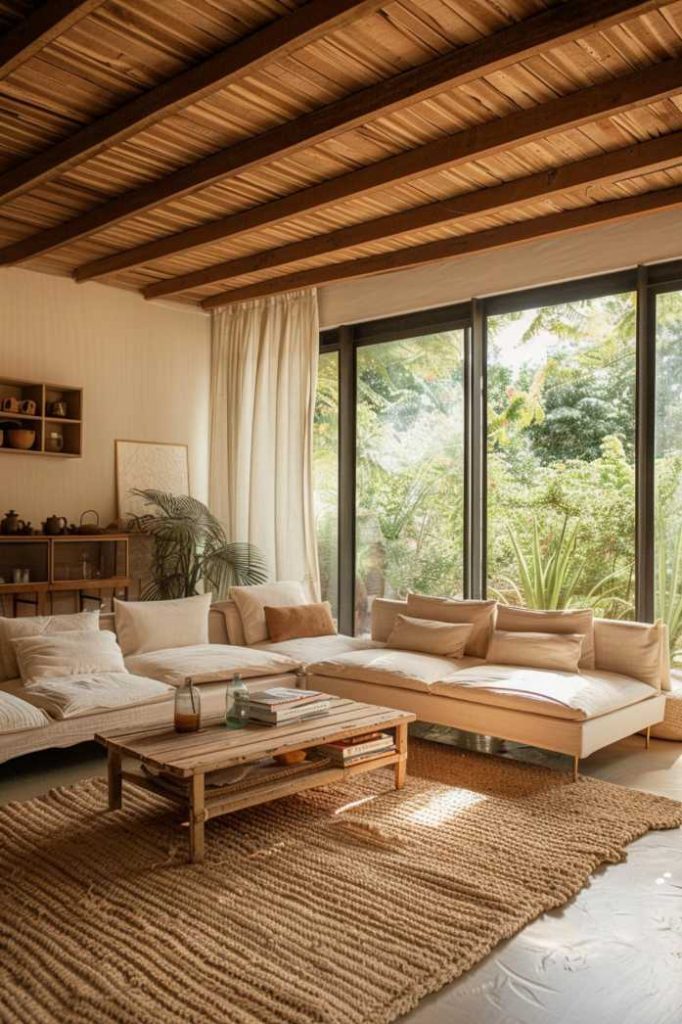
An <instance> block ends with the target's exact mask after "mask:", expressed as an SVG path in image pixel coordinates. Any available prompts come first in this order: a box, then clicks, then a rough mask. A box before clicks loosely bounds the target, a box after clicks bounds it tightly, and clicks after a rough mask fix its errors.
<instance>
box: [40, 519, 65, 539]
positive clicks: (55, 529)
mask: <svg viewBox="0 0 682 1024" xmlns="http://www.w3.org/2000/svg"><path fill="white" fill-rule="evenodd" d="M68 525H69V524H68V521H67V519H66V517H65V516H54V515H53V516H48V517H47V519H46V520H45V522H44V523H43V533H47V534H49V535H50V536H51V537H55V536H56V535H57V534H58V533H66V528H67V526H68Z"/></svg>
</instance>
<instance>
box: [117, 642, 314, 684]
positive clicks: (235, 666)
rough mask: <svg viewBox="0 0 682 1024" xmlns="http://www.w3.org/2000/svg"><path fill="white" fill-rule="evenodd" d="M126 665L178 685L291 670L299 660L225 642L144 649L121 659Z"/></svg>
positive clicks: (266, 674)
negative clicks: (189, 681)
mask: <svg viewBox="0 0 682 1024" xmlns="http://www.w3.org/2000/svg"><path fill="white" fill-rule="evenodd" d="M125 664H126V668H127V669H128V671H129V672H133V673H135V675H140V676H147V677H148V678H150V679H158V680H160V681H161V682H163V683H170V685H171V686H179V685H180V684H181V683H183V682H184V681H185V679H187V677H188V676H191V677H192V679H193V680H194V682H195V683H208V682H213V681H216V680H222V679H231V677H232V676H233V675H234V674H235V673H236V672H238V673H239V675H240V676H242V677H243V678H245V679H251V678H254V677H257V676H273V675H282V674H283V673H286V672H295V671H296V669H297V668H298V666H299V663H298V662H297V661H295V660H294V659H293V658H287V657H285V656H284V655H282V654H276V653H274V652H271V651H258V650H254V649H253V648H251V647H234V646H232V645H228V644H197V645H195V646H193V647H172V648H170V649H169V650H165V651H148V652H147V653H146V654H134V655H132V656H131V657H129V658H126V659H125Z"/></svg>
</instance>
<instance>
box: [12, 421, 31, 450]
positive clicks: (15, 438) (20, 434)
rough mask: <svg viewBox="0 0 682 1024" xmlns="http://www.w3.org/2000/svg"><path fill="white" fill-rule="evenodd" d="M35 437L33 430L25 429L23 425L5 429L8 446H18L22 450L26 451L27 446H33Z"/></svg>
mask: <svg viewBox="0 0 682 1024" xmlns="http://www.w3.org/2000/svg"><path fill="white" fill-rule="evenodd" d="M35 439H36V432H35V430H25V429H24V428H23V427H14V428H12V429H11V430H8V431H7V440H8V441H9V446H10V448H19V449H20V450H21V451H23V452H27V451H28V450H29V448H32V447H33V444H34V442H35Z"/></svg>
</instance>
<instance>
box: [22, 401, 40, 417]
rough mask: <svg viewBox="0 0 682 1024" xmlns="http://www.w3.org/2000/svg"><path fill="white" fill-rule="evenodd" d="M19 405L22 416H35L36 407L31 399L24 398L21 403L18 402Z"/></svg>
mask: <svg viewBox="0 0 682 1024" xmlns="http://www.w3.org/2000/svg"><path fill="white" fill-rule="evenodd" d="M19 404H20V406H21V411H22V412H23V414H24V416H35V414H36V409H37V408H38V406H37V405H36V403H35V402H34V401H33V399H32V398H25V399H24V400H23V402H20V403H19Z"/></svg>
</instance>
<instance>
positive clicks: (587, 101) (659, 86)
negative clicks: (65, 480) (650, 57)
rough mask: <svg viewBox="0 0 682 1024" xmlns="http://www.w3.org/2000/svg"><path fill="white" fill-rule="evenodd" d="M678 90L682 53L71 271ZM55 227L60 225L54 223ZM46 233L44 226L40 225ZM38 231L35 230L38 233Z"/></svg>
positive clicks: (372, 185) (225, 229) (229, 232)
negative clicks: (648, 66)
mask: <svg viewBox="0 0 682 1024" xmlns="http://www.w3.org/2000/svg"><path fill="white" fill-rule="evenodd" d="M680 91H682V60H679V59H678V60H669V61H665V62H664V63H662V64H655V65H653V66H652V67H650V68H646V69H645V70H642V71H638V72H636V73H635V74H631V75H627V76H625V77H623V78H618V79H614V80H612V81H610V82H605V83H603V84H602V85H597V86H592V87H591V88H589V89H584V90H581V91H579V92H575V93H570V94H569V95H568V96H561V97H559V98H558V99H555V100H550V101H549V102H547V103H543V104H540V105H539V106H536V107H531V108H529V109H526V110H520V111H517V112H515V113H514V114H510V115H508V116H507V117H504V118H499V119H497V120H495V121H487V122H485V123H484V124H480V125H476V126H475V127H473V128H469V129H466V130H465V131H462V132H457V133H456V134H455V135H450V136H447V137H445V138H442V139H437V140H436V141H435V142H430V143H427V144H426V145H424V146H420V147H418V148H417V149H412V150H408V151H407V152H405V153H399V154H398V155H397V156H393V157H389V158H388V159H386V160H381V161H379V162H378V163H374V164H370V165H368V166H367V167H363V168H360V170H357V171H351V172H350V173H349V174H344V175H340V176H339V177H337V178H332V179H331V180H328V181H323V182H322V183H321V184H319V185H313V186H312V187H311V188H307V189H301V191H299V192H294V193H292V194H291V195H288V196H284V197H283V198H282V199H275V200H273V201H272V202H270V203H264V204H262V205H261V206H255V207H251V208H250V209H247V210H242V211H240V212H239V213H236V214H231V215H230V216H227V217H221V218H219V219H218V220H215V221H211V222H209V223H207V224H200V225H198V226H197V227H194V228H188V229H186V230H185V231H181V232H178V233H177V234H175V235H169V236H167V237H166V238H160V239H156V240H155V241H153V242H147V243H145V244H143V245H140V246H136V247H135V248H134V249H130V250H125V251H122V252H120V253H113V254H112V255H111V256H104V257H101V258H100V259H97V260H93V261H91V262H89V263H86V264H83V265H82V266H80V267H77V268H76V270H75V271H74V277H75V279H76V280H77V281H86V280H90V279H92V278H95V277H101V276H103V275H105V274H111V273H115V272H117V271H120V270H123V269H126V268H128V267H130V266H137V265H140V264H142V263H149V262H151V261H152V260H155V259H160V258H162V257H164V256H168V255H171V254H173V253H176V252H181V251H183V250H186V249H190V248H195V247H197V246H200V245H207V244H210V243H211V242H215V241H220V240H222V239H225V238H230V237H233V236H235V235H242V234H245V233H246V232H248V231H252V230H255V229H260V228H264V227H268V226H272V225H274V224H278V223H280V222H281V221H284V220H289V219H290V218H293V217H297V216H300V215H302V214H309V213H312V212H313V211H315V210H320V209H322V208H323V207H326V206H332V205H334V204H336V203H339V202H342V201H343V200H345V199H349V198H352V197H356V196H359V195H366V194H368V193H371V192H373V191H376V190H379V189H381V188H385V187H386V186H390V185H394V184H396V183H397V182H400V181H405V180H408V179H410V178H418V177H423V176H424V175H426V174H429V173H432V172H434V171H437V170H440V169H443V168H446V167H450V168H451V167H455V166H457V165H458V164H460V165H461V164H464V163H467V162H470V161H471V160H476V159H480V158H481V157H484V156H489V155H491V154H493V153H496V152H499V151H500V150H505V149H508V148H509V147H510V146H519V145H522V144H524V143H527V142H530V141H532V140H533V139H537V138H541V137H544V136H546V135H548V134H550V133H552V132H558V131H563V130H566V129H568V128H575V127H578V126H579V125H581V124H585V123H587V122H589V121H595V120H597V119H598V118H600V117H609V116H612V115H614V114H617V113H620V112H621V111H623V110H628V109H631V108H634V107H637V106H640V105H642V104H645V103H652V102H654V101H655V100H659V99H662V98H664V97H667V96H670V95H673V94H674V93H676V92H680ZM52 230H53V231H55V230H57V231H58V230H59V229H52ZM43 234H49V232H43ZM39 237H40V236H34V238H39ZM31 241H32V239H27V240H24V242H16V243H14V244H12V245H10V246H7V247H6V248H5V249H3V250H0V264H2V263H10V262H16V261H17V260H19V259H26V258H28V256H30V255H32V254H34V253H33V252H31V251H30V247H29V248H28V249H27V243H30V242H31Z"/></svg>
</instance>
